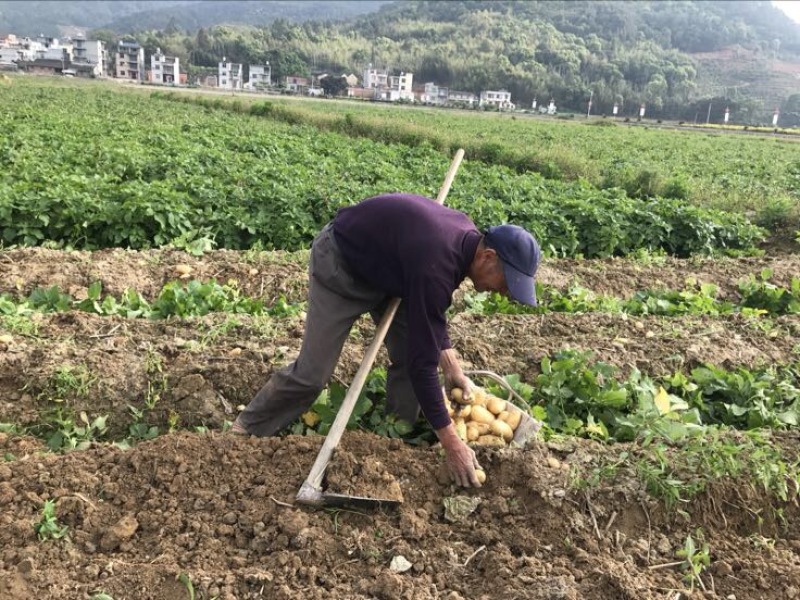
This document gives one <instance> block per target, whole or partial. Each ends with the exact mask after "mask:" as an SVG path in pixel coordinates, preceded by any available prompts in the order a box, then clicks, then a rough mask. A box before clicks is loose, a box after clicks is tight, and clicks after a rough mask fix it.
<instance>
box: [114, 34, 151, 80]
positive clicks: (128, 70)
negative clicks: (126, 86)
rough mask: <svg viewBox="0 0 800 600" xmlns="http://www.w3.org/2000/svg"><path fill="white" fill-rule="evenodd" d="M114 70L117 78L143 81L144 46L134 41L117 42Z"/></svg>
mask: <svg viewBox="0 0 800 600" xmlns="http://www.w3.org/2000/svg"><path fill="white" fill-rule="evenodd" d="M114 70H115V73H116V76H117V78H119V79H129V80H131V81H138V82H139V83H141V82H142V81H144V71H145V67H144V48H142V47H141V46H140V45H139V43H138V42H134V41H124V40H123V41H121V42H119V44H118V45H117V53H116V57H115V59H114Z"/></svg>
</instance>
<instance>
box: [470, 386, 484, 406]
mask: <svg viewBox="0 0 800 600" xmlns="http://www.w3.org/2000/svg"><path fill="white" fill-rule="evenodd" d="M471 395H472V404H477V405H478V406H486V392H484V391H483V388H479V387H473V388H472V394H471Z"/></svg>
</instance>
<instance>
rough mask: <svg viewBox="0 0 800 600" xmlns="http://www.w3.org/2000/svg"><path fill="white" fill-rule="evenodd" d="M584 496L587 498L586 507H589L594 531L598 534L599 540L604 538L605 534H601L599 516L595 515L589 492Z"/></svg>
mask: <svg viewBox="0 0 800 600" xmlns="http://www.w3.org/2000/svg"><path fill="white" fill-rule="evenodd" d="M583 496H584V498H586V508H588V509H589V515H590V516H591V517H592V525H594V533H595V535H597V539H598V540H602V539H603V536H602V535H600V528H599V527H598V526H597V517H595V516H594V510H592V502H591V500H589V494H584V495H583Z"/></svg>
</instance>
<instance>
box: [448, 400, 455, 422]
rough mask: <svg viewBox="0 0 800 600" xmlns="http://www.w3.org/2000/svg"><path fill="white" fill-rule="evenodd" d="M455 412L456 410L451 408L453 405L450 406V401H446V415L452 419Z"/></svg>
mask: <svg viewBox="0 0 800 600" xmlns="http://www.w3.org/2000/svg"><path fill="white" fill-rule="evenodd" d="M455 412H456V411H455V410H453V407H452V406H451V405H450V403H449V402H448V403H447V416H448V417H450V418H451V419H452V418H453V415H454V414H455Z"/></svg>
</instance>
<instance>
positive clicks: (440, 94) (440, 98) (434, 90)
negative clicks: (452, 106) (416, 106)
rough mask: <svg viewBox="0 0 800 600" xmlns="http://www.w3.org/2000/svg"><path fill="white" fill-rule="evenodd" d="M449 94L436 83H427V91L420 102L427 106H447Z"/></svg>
mask: <svg viewBox="0 0 800 600" xmlns="http://www.w3.org/2000/svg"><path fill="white" fill-rule="evenodd" d="M448 92H449V90H448V89H447V88H446V87H439V86H438V85H436V84H435V83H426V84H425V91H424V92H423V93H422V95H421V96H420V101H421V102H424V103H425V104H436V105H442V104H447V100H448V98H449V94H448Z"/></svg>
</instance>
